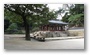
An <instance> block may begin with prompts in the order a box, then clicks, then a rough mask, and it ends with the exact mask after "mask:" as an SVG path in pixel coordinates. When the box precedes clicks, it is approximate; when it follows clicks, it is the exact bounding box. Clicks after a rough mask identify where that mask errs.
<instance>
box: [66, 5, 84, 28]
mask: <svg viewBox="0 0 90 55" xmlns="http://www.w3.org/2000/svg"><path fill="white" fill-rule="evenodd" d="M70 14H71V16H70V17H69V19H68V20H69V22H70V23H71V24H72V25H74V26H84V4H75V7H74V8H72V9H70Z"/></svg>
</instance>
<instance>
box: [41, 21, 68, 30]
mask: <svg viewBox="0 0 90 55" xmlns="http://www.w3.org/2000/svg"><path fill="white" fill-rule="evenodd" d="M48 22H49V24H45V25H41V26H40V30H41V31H65V26H66V25H68V23H66V22H62V21H60V20H49V21H48Z"/></svg>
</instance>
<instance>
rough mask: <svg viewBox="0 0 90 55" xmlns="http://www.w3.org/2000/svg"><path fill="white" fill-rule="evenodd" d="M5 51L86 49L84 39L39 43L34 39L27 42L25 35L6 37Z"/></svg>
mask: <svg viewBox="0 0 90 55" xmlns="http://www.w3.org/2000/svg"><path fill="white" fill-rule="evenodd" d="M4 49H6V50H28V49H84V38H79V39H75V38H74V39H66V40H52V41H45V42H39V41H36V40H34V39H31V41H26V40H25V38H24V35H4Z"/></svg>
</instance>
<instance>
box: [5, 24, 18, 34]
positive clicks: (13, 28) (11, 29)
mask: <svg viewBox="0 0 90 55" xmlns="http://www.w3.org/2000/svg"><path fill="white" fill-rule="evenodd" d="M17 31H18V26H17V24H16V23H12V24H11V25H10V26H9V27H8V28H7V30H6V32H9V33H14V32H17Z"/></svg>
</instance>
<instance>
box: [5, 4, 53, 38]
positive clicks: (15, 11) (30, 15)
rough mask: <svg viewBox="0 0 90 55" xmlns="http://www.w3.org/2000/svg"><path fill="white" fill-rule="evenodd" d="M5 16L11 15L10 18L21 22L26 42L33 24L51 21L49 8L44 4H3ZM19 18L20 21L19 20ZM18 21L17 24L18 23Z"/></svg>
mask: <svg viewBox="0 0 90 55" xmlns="http://www.w3.org/2000/svg"><path fill="white" fill-rule="evenodd" d="M4 8H5V9H4V10H5V12H9V13H5V14H10V15H13V16H14V17H16V18H14V17H13V16H12V18H14V19H18V20H20V21H21V20H22V22H23V23H24V26H25V31H26V34H25V35H26V40H30V28H29V27H31V26H32V25H34V24H40V23H43V22H42V20H48V19H51V18H50V16H51V15H50V16H48V15H49V14H50V13H49V8H48V7H47V5H46V4H5V5H4ZM53 17H54V14H53ZM19 18H20V19H19ZM20 21H19V22H20Z"/></svg>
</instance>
